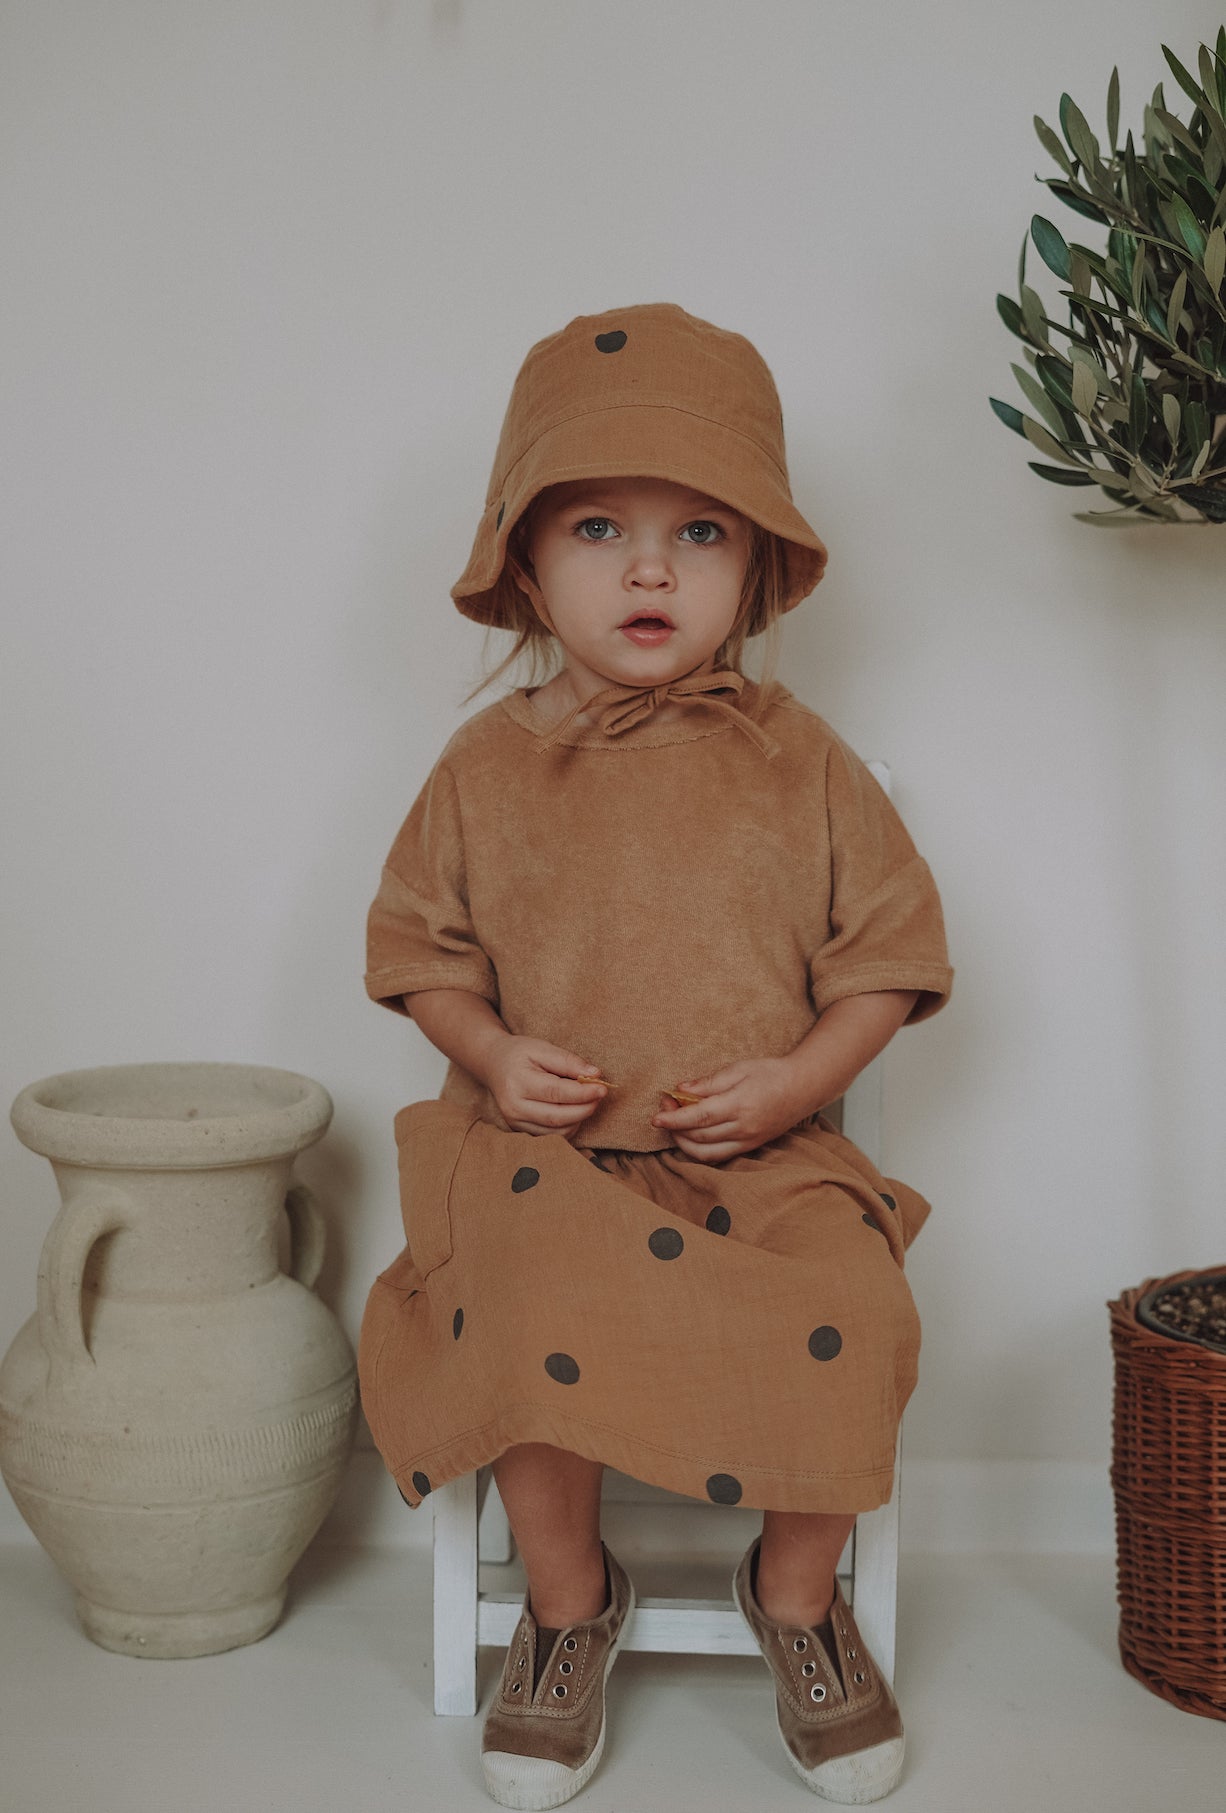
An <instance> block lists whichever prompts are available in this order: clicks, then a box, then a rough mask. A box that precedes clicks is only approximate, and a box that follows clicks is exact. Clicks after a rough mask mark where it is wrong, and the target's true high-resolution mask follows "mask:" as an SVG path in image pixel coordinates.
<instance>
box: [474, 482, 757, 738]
mask: <svg viewBox="0 0 1226 1813" xmlns="http://www.w3.org/2000/svg"><path fill="white" fill-rule="evenodd" d="M545 496H546V493H545V492H540V493H539V494H538V495H537V496H536V497H534V498H533V500H532V502H531V503H530V504H529V505H528V508H527V509H526V510H525V511H524V513H523V515H522V516H521V517H520V518H519V521H518V522H517V523H516V524H515V526H514V528H513V529H512V530H511V533H510V536H509V537H508V540H507V559H506V560H504V561H503V565H502V571H501V573H499V575H498V579H497V581H496V583H495V585H494V588H493V593H492V597H491V615H492V617H493V618H494V621H493V623H492V624H491V625H490V627H489V629H487V630H486V637H485V649H484V651H483V652H484V653H486V654H488V652H489V636H490V629H493V630H509V631H510V632H511V634H512V635H514V637H515V645H514V647H513V648H512V649H511V651H510V653H509V654H508V655H506V656H505V657H504V659H503V660H501V661H500V662H499V663H498V665H497V666H496V667H495V668H493V669H492V670H490V671H489V672H487V673H486V674H485V675H484V677H483V678H482V679H480V680H479V681H478V682H477V684H476V686H474V687H473V689H472V691H471V692H469V693H466V694H465V696H464V698H463V699H462V700H461V704H464V705H467V704H468V703H469V701H470V700H472V699H475V698H476V697H477V694H478V693H481V692H484V691H485V689H486V687H487V686H492V685H493V683H494V681H495V680H497V679H498V678H499V676H500V675H501V674H504V673H506V671H507V669H508V668H510V667H513V666H514V664H515V663H516V662H522V663H523V667H522V669H521V674H522V675H523V677H522V678H521V681H520V684H522V685H525V686H532V687H536V686H542V685H544V684H545V682H546V681H547V680H552V679H553V678H554V676H555V675H556V674H559V673H560V672H561V671H562V666H563V663H562V661H561V659H560V658H559V655H558V648H559V644H558V641H557V638H556V637H555V636H554V634H553V632H552V630H550V629H548V628H546V626H545V624H544V623H542V621H541V619H540V618H539V617H538V616H537V614H536V611H535V610H534V609H533V606H532V600H531V599H530V598H529V597H528V594H527V593H526V592H525V591H523V590H522V588H521V587H520V585H519V584H518V583H517V581H516V579H515V575H514V573H513V571H512V569H511V560H510V557H511V556H512V555H514V556H515V558H516V559H517V560H518V561H519V563H520V565H521V566H525V567H530V566H531V562H530V559H529V549H530V547H531V544H532V530H533V525H534V521H535V517H536V514H537V511H538V508H539V506H540V503H541V500H542V498H544V497H545ZM744 521H745V526H746V528H747V530H748V531H749V552H748V557H747V559H746V562H745V578H744V581H743V583H742V586H741V604H740V609H739V610H738V612H737V615H736V621H735V623H734V624H733V626H732V628H731V630H729V632H728V634H727V636H725V638H724V640H723V641H722V642H721V643H720V645H719V647H718V648H717V649H716V651H715V665H716V667H730V668H731V669H732V671H733V672H734V673H738V674H743V673H745V668H744V666H743V665H742V663H743V661H744V658H745V645H746V643H747V642H748V641H749V640H750V639H751V638H752V637H754V636H764V637H765V641H764V642H763V644H762V651H761V655H762V658H761V665H760V669H759V673H758V678H757V685H758V687H759V697H758V703H757V707H756V709H755V710H754V711H753V712H752V713H751V715H752V716H754V717H758V716H760V715H761V713H762V711H763V710H764V709H765V707H766V705H767V704H768V703H769V700H770V695H771V693H772V692H773V691H774V685H775V670H776V668H777V667H778V664H779V645H780V642H781V640H782V638H781V634H780V620H781V618H782V616H783V610H784V598H785V597H786V582H787V554H786V550H785V545H784V543H783V541H782V540H781V539H780V537H779V536H777V535H773V534H772V533H771V532H770V530H769V529H763V528H760V527H759V525H758V524H757V523H756V522H754V521H753V520H752V519H751V518H750V517H745V519H744ZM750 677H751V676H749V675H746V678H750Z"/></svg>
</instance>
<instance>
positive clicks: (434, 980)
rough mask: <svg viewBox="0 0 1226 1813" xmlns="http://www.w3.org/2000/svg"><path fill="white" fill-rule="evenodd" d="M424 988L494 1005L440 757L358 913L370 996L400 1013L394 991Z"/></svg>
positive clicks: (493, 983)
mask: <svg viewBox="0 0 1226 1813" xmlns="http://www.w3.org/2000/svg"><path fill="white" fill-rule="evenodd" d="M424 988H464V989H468V990H469V991H470V992H471V993H473V994H476V995H481V996H482V997H483V999H485V1000H486V1001H489V1002H491V1003H492V1004H493V1006H495V1007H497V1005H498V978H497V975H496V974H495V971H494V966H493V964H492V963H491V962H490V960H489V958H488V957H487V956H486V954H485V952H484V951H483V950H482V948H481V945H480V943H479V941H478V938H477V933H476V930H475V928H474V926H473V922H472V918H471V915H470V913H469V906H468V886H467V879H466V874H465V861H464V829H463V822H462V819H461V815H460V802H459V796H458V792H457V789H456V782H455V776H454V775H453V774H452V773H451V771H450V769H449V768H448V767H447V766H446V764H445V762H440V763H439V764H438V765H437V766H436V767H435V768H434V770H433V772H432V773H431V775H430V777H429V779H428V780H427V781H426V784H425V786H424V787H423V788H422V790H421V792H420V793H419V794H418V796H417V798H416V800H415V801H414V802H413V805H412V807H411V808H410V810H409V814H408V817H407V818H406V819H405V821H404V823H403V824H402V825H401V827H400V830H399V831H398V832H397V834H396V839H395V842H394V843H393V844H392V848H391V850H390V851H389V853H388V858H387V861H386V862H385V863H384V865H383V873H382V876H381V878H380V881H379V891H378V893H377V894H376V895H375V898H374V901H373V903H372V905H371V908H370V912H369V914H368V915H367V921H366V992H367V994H368V995H369V996H370V998H371V1000H372V1001H377V1002H378V1003H379V1004H380V1005H381V1006H383V1007H390V1008H391V1009H392V1011H393V1012H394V1013H401V1014H405V1015H406V1017H407V1015H408V1009H407V1008H406V1007H405V1005H404V1002H403V1001H402V1000H401V998H400V997H401V996H402V995H405V994H411V993H412V992H413V991H414V990H415V989H424Z"/></svg>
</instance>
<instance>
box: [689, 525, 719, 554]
mask: <svg viewBox="0 0 1226 1813" xmlns="http://www.w3.org/2000/svg"><path fill="white" fill-rule="evenodd" d="M691 529H698V530H701V531H702V533H701V535H700V538H699V540H698V541H696V542H694V543H693V544H692V545H693V546H694V547H697V548H707V547H710V546H711V544H712V543H713V542H715V541H718V540H722V539H723V534H724V531H723V530H722V529H721V528H720V526H719V524H718V523H714V522H706V521H701V522H692V523H687V524H686V526H685V528H684V529H683V530H682V534H683V535H688V534H689V532H690V530H691Z"/></svg>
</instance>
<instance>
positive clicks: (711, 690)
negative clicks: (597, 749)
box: [538, 667, 779, 757]
mask: <svg viewBox="0 0 1226 1813" xmlns="http://www.w3.org/2000/svg"><path fill="white" fill-rule="evenodd" d="M744 685H745V676H744V675H743V674H738V673H735V672H734V671H733V670H732V668H730V667H719V668H716V669H715V671H714V672H713V673H708V674H683V675H682V676H681V678H680V679H678V680H669V681H667V682H666V683H665V684H664V685H662V686H606V687H605V688H604V689H603V691H601V692H598V693H595V694H593V696H592V697H591V698H590V699H585V700H583V701H582V702H581V703H580V704H578V705H576V706H575V708H574V710H573V711H568V712H567V714H566V716H565V717H564V718H561V719H559V721H558V722H557V723H556V724H555V725H554V726H553V729H552V730H550V731H548V732H547V733H546V734H545V735H544V736H543V737H541V738H540V740H539V745H538V746H539V747H540V748H541V749H550V748H552V747H553V745H554V744H555V743H556V742H557V741H558V740H559V738H560V737H562V736H564V735H565V733H566V731H567V730H569V728H570V726H571V724H572V723H573V722H574V720H575V719H576V718H577V717H578V716H579V713H580V712H581V711H596V712H597V713H598V728H599V729H601V730H603V732H604V734H605V735H606V736H607V737H618V736H621V735H622V734H623V733H624V732H625V731H627V730H633V728H634V726H635V725H636V724H641V723H642V721H643V719H644V718H648V717H650V716H651V714H652V712H653V711H655V710H656V709H657V707H659V706H661V705H663V703H664V701H665V700H666V699H694V700H696V701H697V703H698V704H700V705H711V706H713V707H714V708H715V710H716V711H722V712H723V713H724V715H725V717H727V718H729V719H730V720H731V721H732V723H734V724H735V725H736V727H737V729H738V730H741V731H743V732H744V733H745V735H746V736H747V737H748V738H749V740H750V741H751V742H752V743H756V744H757V746H758V748H759V749H760V750H761V751H762V753H763V755H765V756H768V757H769V756H772V755H774V754H775V753H776V752H777V750H778V748H779V745H778V743H776V742H775V741H774V739H773V738H772V737H769V736H767V734H766V732H765V731H764V730H763V729H762V727H761V725H760V724H755V723H754V721H753V719H752V718H751V717H748V716H747V715H746V713H745V712H743V711H742V710H741V708H740V706H739V705H737V704H735V703H734V702H733V700H732V699H722V698H720V697H719V696H718V695H719V694H720V693H726V692H730V693H733V694H734V695H736V696H737V697H739V696H740V693H741V690H742V688H743V687H744Z"/></svg>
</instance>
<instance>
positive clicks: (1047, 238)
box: [1030, 214, 1069, 283]
mask: <svg viewBox="0 0 1226 1813" xmlns="http://www.w3.org/2000/svg"><path fill="white" fill-rule="evenodd" d="M1030 237H1031V238H1032V239H1033V240H1034V243H1035V246H1036V247H1037V249H1038V253H1039V257H1040V258H1041V259H1042V260H1043V263H1044V264H1045V265H1046V266H1047V268H1048V270H1049V271H1054V272H1055V273H1056V276H1057V277H1063V278H1064V280H1065V282H1066V283H1067V282H1068V276H1069V249H1068V246H1067V245H1066V243H1065V239H1064V234H1063V233H1062V232H1061V231H1060V229H1059V227H1054V226H1053V225H1052V223H1051V221H1050V220H1044V218H1043V216H1042V215H1041V214H1036V215H1035V216H1034V218H1033V219H1032V220H1031V222H1030Z"/></svg>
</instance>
